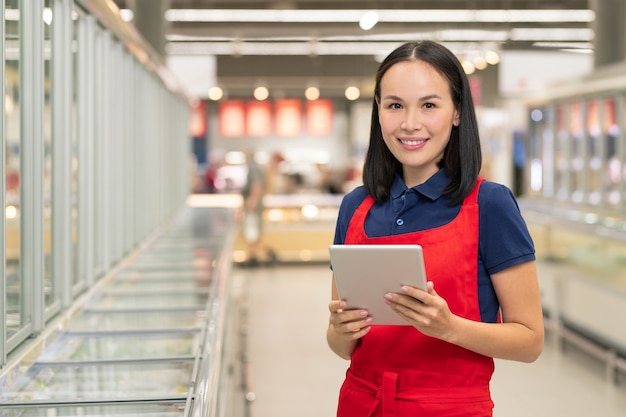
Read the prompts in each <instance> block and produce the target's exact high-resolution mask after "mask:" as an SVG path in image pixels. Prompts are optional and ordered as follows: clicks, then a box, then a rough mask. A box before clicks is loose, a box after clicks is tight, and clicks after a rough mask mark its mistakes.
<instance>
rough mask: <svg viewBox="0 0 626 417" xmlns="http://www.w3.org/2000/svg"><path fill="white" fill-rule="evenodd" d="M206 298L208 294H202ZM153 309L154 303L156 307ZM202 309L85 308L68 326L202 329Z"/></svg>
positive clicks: (81, 329)
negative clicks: (105, 309) (93, 310)
mask: <svg viewBox="0 0 626 417" xmlns="http://www.w3.org/2000/svg"><path fill="white" fill-rule="evenodd" d="M202 298H203V300H206V297H202ZM153 308H154V306H153ZM203 315H204V314H203V312H202V311H199V310H187V311H174V310H169V311H149V310H146V311H141V310H136V311H123V310H122V311H119V312H118V311H114V310H109V311H106V312H98V311H95V312H91V311H85V312H83V314H81V315H80V316H78V317H77V318H76V319H74V320H73V321H72V323H71V324H70V325H69V327H68V329H69V331H70V332H89V331H96V332H106V331H128V332H130V331H132V332H141V331H147V330H162V329H189V328H192V329H193V328H197V329H200V328H202V327H203V326H204V325H205V323H206V318H205V317H203Z"/></svg>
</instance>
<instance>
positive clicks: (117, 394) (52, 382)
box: [0, 361, 193, 410]
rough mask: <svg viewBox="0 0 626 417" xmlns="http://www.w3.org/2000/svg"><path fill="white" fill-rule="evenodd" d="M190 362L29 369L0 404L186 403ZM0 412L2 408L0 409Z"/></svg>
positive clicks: (3, 394) (8, 388)
mask: <svg viewBox="0 0 626 417" xmlns="http://www.w3.org/2000/svg"><path fill="white" fill-rule="evenodd" d="M192 368H193V361H173V362H165V363H138V364H129V363H126V362H114V363H104V364H81V365H76V366H50V365H48V364H42V365H38V364H37V363H35V365H33V366H31V367H30V368H29V369H28V370H27V371H26V373H25V374H24V375H21V376H20V377H18V378H16V380H14V381H8V382H9V383H8V385H7V386H6V387H5V389H4V390H3V391H2V392H0V404H3V403H5V404H10V403H11V402H22V401H32V400H40V401H47V400H55V401H68V402H70V401H71V402H76V401H81V400H100V401H107V400H108V401H110V400H131V399H133V398H135V399H139V398H143V399H159V398H180V399H185V398H186V396H187V390H188V388H189V383H190V381H191V371H192ZM0 410H1V406H0Z"/></svg>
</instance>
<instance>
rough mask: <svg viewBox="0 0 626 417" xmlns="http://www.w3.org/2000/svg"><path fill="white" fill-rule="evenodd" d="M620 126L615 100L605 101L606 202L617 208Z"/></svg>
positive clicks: (619, 188) (618, 200) (620, 169)
mask: <svg viewBox="0 0 626 417" xmlns="http://www.w3.org/2000/svg"><path fill="white" fill-rule="evenodd" d="M619 134H620V132H619V125H618V123H617V109H616V106H615V100H614V99H612V98H611V99H607V100H605V101H604V129H603V135H604V138H605V139H604V140H605V141H606V145H605V146H606V151H605V158H606V160H605V164H604V170H605V171H604V178H605V184H606V197H605V198H606V202H607V204H608V205H609V206H611V207H615V206H617V205H619V204H620V201H621V195H620V190H621V183H622V176H621V174H620V173H621V171H622V162H621V161H620V157H619V152H618V143H617V141H618V140H619Z"/></svg>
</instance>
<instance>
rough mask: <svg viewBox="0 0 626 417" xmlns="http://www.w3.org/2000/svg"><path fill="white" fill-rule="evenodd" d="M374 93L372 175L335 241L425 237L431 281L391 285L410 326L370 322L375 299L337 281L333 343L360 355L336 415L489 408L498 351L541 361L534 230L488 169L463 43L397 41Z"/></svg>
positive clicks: (342, 218)
mask: <svg viewBox="0 0 626 417" xmlns="http://www.w3.org/2000/svg"><path fill="white" fill-rule="evenodd" d="M374 95H375V97H374V102H373V107H372V121H371V131H370V143H369V149H368V152H367V156H366V160H365V165H364V170H363V183H364V184H363V186H361V187H358V188H356V189H355V190H353V191H352V192H351V193H349V194H348V195H346V196H345V197H344V199H343V201H342V204H341V208H340V211H339V216H338V220H337V227H336V233H335V243H336V244H380V243H389V244H392V243H393V244H398V243H406V244H408V243H417V244H420V245H422V247H423V248H424V258H425V264H426V273H427V275H428V280H429V282H428V290H427V291H422V290H419V289H416V288H412V287H408V286H404V287H402V288H398V292H397V293H389V294H384V297H385V301H386V302H387V304H388V305H389V308H391V309H393V311H395V312H396V313H397V314H398V315H400V316H401V317H402V318H403V319H404V320H405V321H406V326H372V325H371V318H370V317H369V315H368V312H367V311H366V310H344V308H345V306H346V304H345V301H343V300H340V299H339V297H338V294H337V289H336V285H335V282H334V279H333V287H332V301H331V302H330V304H329V310H330V320H329V326H328V331H327V340H328V344H329V346H330V347H331V349H332V350H333V351H334V352H335V353H336V354H337V355H339V356H340V357H342V358H345V359H349V360H350V361H351V362H350V367H349V369H348V371H347V373H346V379H345V381H344V383H343V385H342V387H341V391H340V395H339V405H338V410H337V415H338V416H339V417H347V416H350V417H357V416H363V417H365V416H397V417H404V416H437V417H442V416H472V417H477V416H491V415H492V409H493V402H492V401H491V397H490V392H489V381H490V379H491V375H492V373H493V369H494V363H493V358H502V359H510V360H516V361H523V362H532V361H534V360H535V359H537V357H538V356H539V354H540V353H541V350H542V347H543V337H544V335H543V316H542V310H541V302H540V294H539V288H538V283H537V273H536V269H535V252H534V246H533V242H532V239H531V237H530V235H529V233H528V230H527V227H526V224H525V222H524V220H523V219H522V217H521V214H520V212H519V208H518V207H517V203H516V201H515V199H514V197H513V195H512V193H511V191H510V190H509V189H508V188H506V187H505V186H503V185H500V184H496V183H493V182H488V181H483V179H482V178H480V177H479V171H480V166H481V161H482V157H481V151H480V139H479V135H478V126H477V122H476V115H475V111H474V107H473V102H472V96H471V92H470V88H469V83H468V80H467V77H466V75H465V73H464V71H463V68H462V66H461V64H460V63H459V61H458V59H457V58H456V57H455V56H454V54H452V52H450V51H449V50H448V49H447V48H445V47H444V46H442V45H440V44H438V43H435V42H430V41H423V42H414V43H406V44H404V45H402V46H400V47H399V48H397V49H396V50H395V51H393V52H392V53H391V54H390V55H389V56H388V57H387V58H386V59H385V61H384V62H383V63H382V64H381V65H380V67H379V70H378V72H377V74H376V87H375V92H374ZM364 285H367V282H364ZM382 296H383V295H381V297H382Z"/></svg>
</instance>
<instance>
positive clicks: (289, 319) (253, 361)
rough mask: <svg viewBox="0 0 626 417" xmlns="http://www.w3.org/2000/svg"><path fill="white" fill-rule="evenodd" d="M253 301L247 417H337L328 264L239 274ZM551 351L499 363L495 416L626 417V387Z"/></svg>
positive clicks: (339, 370)
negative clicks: (527, 360)
mask: <svg viewBox="0 0 626 417" xmlns="http://www.w3.org/2000/svg"><path fill="white" fill-rule="evenodd" d="M233 274H235V275H236V277H237V278H239V279H240V280H241V282H242V283H243V288H244V289H245V293H246V295H247V306H248V326H249V335H248V344H249V362H250V375H251V386H252V389H253V391H254V393H255V395H256V398H255V400H254V401H253V402H252V403H251V407H250V411H251V413H250V416H249V417H291V416H298V417H322V416H333V415H334V411H335V401H336V397H337V393H338V390H339V386H340V384H341V382H342V380H343V374H344V372H345V369H346V367H347V364H348V363H347V362H346V361H343V360H341V359H339V358H337V357H336V356H334V355H333V354H332V353H331V352H330V350H329V349H328V347H327V346H326V342H325V330H326V323H327V310H326V305H327V302H328V299H329V294H330V289H329V286H330V272H329V270H328V267H327V266H326V265H312V266H304V265H302V266H301V265H289V266H284V265H283V266H276V267H272V268H258V269H241V268H235V269H234V270H233ZM572 349H573V348H571V349H569V350H568V352H567V354H565V355H563V354H560V353H559V352H557V351H556V350H555V349H553V347H552V346H551V345H550V341H549V338H547V343H546V346H545V349H544V353H543V355H542V356H541V358H540V359H539V360H538V361H537V362H535V363H533V364H522V363H514V362H506V361H498V362H497V364H496V374H495V376H494V380H493V384H492V391H493V397H494V401H495V403H496V408H495V412H494V416H495V417H505V416H506V417H528V416H533V417H555V416H568V417H589V416H603V417H623V416H624V410H626V382H625V381H624V378H622V380H621V385H618V386H612V385H610V384H607V383H606V382H605V381H604V379H603V378H604V375H603V368H602V366H601V365H600V364H597V363H595V362H594V361H593V360H591V359H589V358H588V357H586V356H585V355H583V354H577V353H576V352H575V351H573V350H572Z"/></svg>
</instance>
